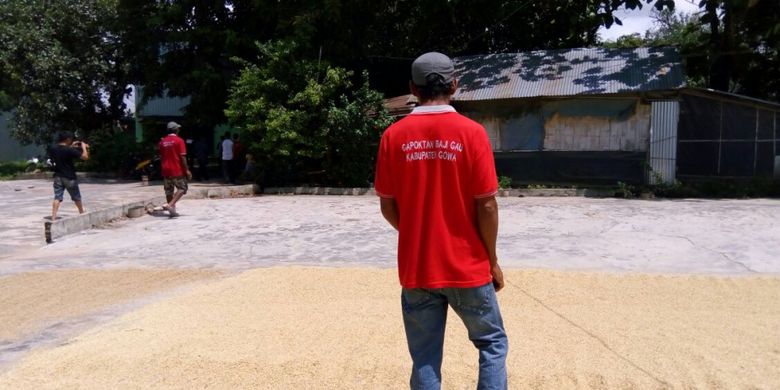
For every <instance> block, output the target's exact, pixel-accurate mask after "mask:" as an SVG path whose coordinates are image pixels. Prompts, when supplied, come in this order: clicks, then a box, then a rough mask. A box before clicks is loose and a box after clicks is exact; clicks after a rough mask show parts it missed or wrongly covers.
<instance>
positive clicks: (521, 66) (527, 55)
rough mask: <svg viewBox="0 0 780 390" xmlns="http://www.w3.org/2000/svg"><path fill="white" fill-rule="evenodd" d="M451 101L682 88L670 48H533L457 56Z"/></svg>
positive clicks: (675, 57)
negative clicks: (457, 82) (456, 84)
mask: <svg viewBox="0 0 780 390" xmlns="http://www.w3.org/2000/svg"><path fill="white" fill-rule="evenodd" d="M454 62H455V69H456V71H457V72H458V75H459V79H460V86H459V88H458V91H457V92H456V94H455V96H454V100H459V101H471V100H493V99H511V98H527V97H538V96H572V95H583V94H616V93H634V92H644V91H658V90H670V89H677V88H681V87H684V86H685V77H684V75H683V66H682V61H681V59H680V55H679V54H678V53H677V50H676V49H674V48H672V47H660V48H636V49H605V48H585V49H567V50H538V51H531V52H524V53H503V54H489V55H478V56H467V57H458V58H455V59H454Z"/></svg>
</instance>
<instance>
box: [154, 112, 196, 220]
mask: <svg viewBox="0 0 780 390" xmlns="http://www.w3.org/2000/svg"><path fill="white" fill-rule="evenodd" d="M180 129H181V125H180V124H178V123H176V122H168V135H167V136H165V137H164V138H163V139H161V140H160V143H159V144H158V148H159V150H160V163H161V171H162V176H163V188H164V189H165V200H166V201H167V202H168V203H167V204H165V205H164V206H163V209H166V210H168V214H169V215H170V216H171V218H173V217H178V216H179V213H177V212H176V202H178V201H179V199H181V197H182V196H184V194H186V193H187V181H188V180H192V173H191V172H190V168H189V166H188V165H187V145H186V144H185V143H184V140H183V139H181V138H180V137H179V135H178V134H179V130H180ZM174 189H175V190H176V193H174Z"/></svg>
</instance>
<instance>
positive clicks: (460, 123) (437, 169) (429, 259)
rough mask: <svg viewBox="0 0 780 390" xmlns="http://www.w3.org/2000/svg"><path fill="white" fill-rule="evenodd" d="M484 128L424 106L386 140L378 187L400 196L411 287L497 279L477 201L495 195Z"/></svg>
mask: <svg viewBox="0 0 780 390" xmlns="http://www.w3.org/2000/svg"><path fill="white" fill-rule="evenodd" d="M495 177H496V174H495V167H494V163H493V153H492V150H491V149H490V144H489V141H488V139H487V134H486V133H485V130H484V128H483V127H482V126H481V125H479V124H478V123H476V122H474V121H472V120H470V119H468V118H466V117H464V116H462V115H460V114H458V113H456V112H454V110H452V108H451V107H450V106H429V107H425V108H418V109H416V110H415V112H414V113H413V114H412V115H409V116H408V117H406V118H404V119H403V120H401V121H399V122H397V123H395V124H394V125H393V126H391V127H390V128H388V129H387V131H386V132H385V134H384V135H383V137H382V142H381V145H380V152H379V160H378V162H377V179H376V190H377V192H378V193H379V194H380V196H383V197H391V198H394V199H395V201H396V203H397V205H398V210H399V212H400V218H399V226H398V231H399V246H398V265H399V275H400V277H401V284H402V285H403V286H404V287H405V288H418V287H424V288H438V287H445V286H446V287H475V286H480V285H484V284H485V283H488V282H490V281H491V274H490V264H489V262H488V255H487V252H486V250H485V246H484V244H483V243H482V241H481V239H480V236H479V232H478V230H477V227H476V212H475V208H474V199H478V198H480V197H487V196H492V195H495V193H496V190H497V181H496V179H495Z"/></svg>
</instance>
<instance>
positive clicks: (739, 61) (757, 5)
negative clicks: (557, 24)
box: [605, 0, 780, 100]
mask: <svg viewBox="0 0 780 390" xmlns="http://www.w3.org/2000/svg"><path fill="white" fill-rule="evenodd" d="M698 4H699V8H700V11H699V12H697V13H695V14H693V15H682V14H674V13H673V12H669V11H665V12H661V13H657V14H656V15H655V19H656V25H657V28H656V29H654V30H652V31H650V32H648V33H647V34H646V35H645V36H644V37H642V36H639V35H633V36H626V37H621V38H619V39H618V40H617V41H615V42H608V43H606V44H605V45H606V46H623V47H626V46H632V47H635V46H657V45H674V46H677V47H678V48H679V50H680V53H681V54H682V55H683V57H684V61H685V65H686V71H687V73H688V76H689V81H690V83H691V84H692V85H696V86H704V87H708V88H713V89H718V90H722V91H729V92H735V93H740V94H745V95H749V96H753V97H759V98H765V99H771V100H778V99H780V7H779V6H778V4H777V2H776V1H774V0H700V1H699V3H698Z"/></svg>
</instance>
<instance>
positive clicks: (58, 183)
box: [49, 131, 89, 221]
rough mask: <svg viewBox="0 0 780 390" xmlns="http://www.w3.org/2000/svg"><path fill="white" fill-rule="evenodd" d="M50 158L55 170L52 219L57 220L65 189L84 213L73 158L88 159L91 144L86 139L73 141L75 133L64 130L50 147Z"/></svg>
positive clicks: (80, 212)
mask: <svg viewBox="0 0 780 390" xmlns="http://www.w3.org/2000/svg"><path fill="white" fill-rule="evenodd" d="M49 158H50V159H51V163H52V169H53V170H54V201H53V202H52V204H51V220H52V221H56V220H57V211H58V210H59V209H60V204H61V203H62V200H63V199H64V195H65V190H67V191H68V195H70V199H71V200H73V203H75V204H76V208H77V209H78V210H79V214H84V205H83V203H82V202H81V191H80V190H79V183H78V178H77V177H76V168H75V166H74V164H73V160H75V159H80V160H88V159H89V145H88V144H87V143H86V142H84V141H79V142H73V133H72V132H70V131H62V132H60V133H59V134H57V143H56V144H54V145H52V146H51V147H50V148H49Z"/></svg>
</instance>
